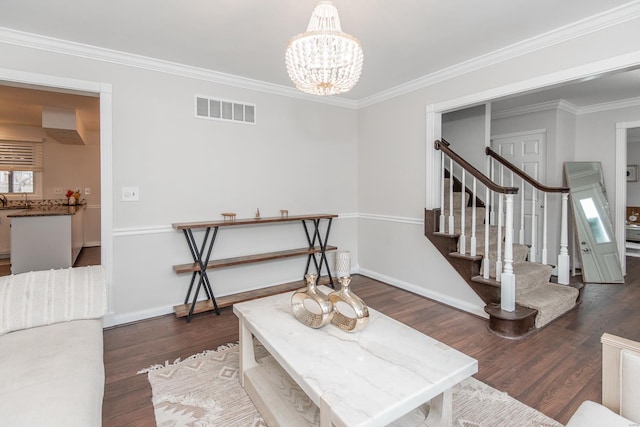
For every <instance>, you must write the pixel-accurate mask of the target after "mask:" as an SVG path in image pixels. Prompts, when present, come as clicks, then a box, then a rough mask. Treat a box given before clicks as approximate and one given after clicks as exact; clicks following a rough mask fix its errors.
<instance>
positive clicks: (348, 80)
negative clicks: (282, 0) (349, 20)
mask: <svg viewBox="0 0 640 427" xmlns="http://www.w3.org/2000/svg"><path fill="white" fill-rule="evenodd" d="M362 61H363V54H362V46H360V41H359V40H358V39H357V38H355V37H353V36H352V35H349V34H346V33H343V32H342V28H341V27H340V18H339V17H338V9H336V6H335V5H334V4H333V2H332V1H320V2H318V4H316V7H315V8H314V9H313V13H312V14H311V20H310V21H309V26H308V27H307V31H306V32H305V33H303V34H298V35H297V36H295V37H293V38H292V39H291V40H289V45H288V46H287V51H286V54H285V62H286V64H287V72H288V73H289V77H290V78H291V80H292V81H293V83H294V84H295V85H296V87H297V88H298V89H300V90H301V91H303V92H306V93H310V94H313V95H335V94H338V93H342V92H347V91H349V90H350V89H351V88H353V87H354V86H355V85H356V83H358V79H359V78H360V74H361V73H362Z"/></svg>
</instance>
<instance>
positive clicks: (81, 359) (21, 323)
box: [0, 266, 106, 427]
mask: <svg viewBox="0 0 640 427" xmlns="http://www.w3.org/2000/svg"><path fill="white" fill-rule="evenodd" d="M105 312H106V291H105V276H104V270H103V268H102V267H101V266H92V267H80V268H69V269H63V270H48V271H35V272H29V273H22V274H16V275H11V276H6V277H0V424H1V425H6V426H12V427H21V426H30V427H33V426H39V427H57V426H60V427H62V426H64V427H73V426H78V427H90V426H100V425H102V398H103V395H104V363H103V336H102V317H103V316H104V314H105Z"/></svg>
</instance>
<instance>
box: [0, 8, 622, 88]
mask: <svg viewBox="0 0 640 427" xmlns="http://www.w3.org/2000/svg"><path fill="white" fill-rule="evenodd" d="M335 3H336V6H337V8H338V10H339V13H340V19H341V22H342V28H343V31H345V32H347V33H350V34H352V35H354V36H356V37H357V38H359V39H360V40H361V42H362V46H363V49H364V55H365V60H364V68H363V72H362V77H361V79H360V82H359V83H358V85H357V86H356V87H355V88H354V89H353V90H352V91H351V92H348V93H346V94H343V95H341V97H343V98H346V99H351V100H359V99H362V98H365V97H368V96H371V95H374V94H376V93H379V92H381V91H384V90H387V89H390V88H393V87H396V86H398V85H401V84H403V83H407V82H409V81H412V80H415V79H417V78H420V77H423V76H425V75H428V74H431V73H434V72H436V71H439V70H442V69H444V68H447V67H450V66H453V65H456V64H459V63H462V62H464V61H466V60H469V59H472V58H476V57H479V56H481V55H485V54H488V53H490V52H494V51H496V50H499V49H501V48H504V47H506V46H509V45H512V44H514V43H518V42H521V41H524V40H526V39H529V38H531V37H534V36H537V35H539V34H542V33H546V32H549V31H551V30H555V29H558V28H560V27H563V26H566V25H569V24H572V23H575V22H577V21H580V20H582V19H585V18H589V17H592V16H594V15H597V14H599V13H602V12H604V11H607V10H609V9H612V8H615V7H617V6H620V5H623V4H626V3H629V1H628V0H562V1H558V0H535V1H532V0H482V1H469V0H446V1H443V0H396V1H390V0H336V1H335ZM314 4H315V0H278V1H276V0H180V1H158V0H133V1H132V0H109V1H99V0H58V1H51V0H20V1H10V0H0V11H1V12H0V27H5V28H10V29H14V30H19V31H25V32H29V33H35V34H40V35H44V36H49V37H54V38H58V39H63V40H69V41H74V42H78V43H83V44H88V45H93V46H99V47H103V48H108V49H113V50H117V51H123V52H128V53H134V54H138V55H142V56H147V57H152V58H158V59H163V60H167V61H171V62H176V63H180V64H186V65H191V66H195V67H199V68H204V69H207V70H214V71H218V72H222V73H228V74H232V75H236V76H243V77H247V78H251V79H255V80H259V81H264V82H269V83H274V84H278V85H283V86H289V87H293V84H292V83H291V82H290V80H289V77H288V75H287V72H286V69H285V65H284V51H285V48H286V46H287V41H288V40H289V39H290V38H291V37H292V36H294V35H295V34H297V33H301V32H304V31H305V30H306V26H307V24H308V22H309V17H310V16H311V11H312V9H313V6H314Z"/></svg>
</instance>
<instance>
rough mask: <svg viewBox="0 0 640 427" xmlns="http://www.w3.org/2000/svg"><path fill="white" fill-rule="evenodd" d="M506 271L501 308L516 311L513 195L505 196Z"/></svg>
mask: <svg viewBox="0 0 640 427" xmlns="http://www.w3.org/2000/svg"><path fill="white" fill-rule="evenodd" d="M504 198H505V223H504V270H503V272H502V280H501V285H500V308H501V309H502V310H504V311H514V310H515V309H516V276H515V274H514V273H513V194H505V197H504Z"/></svg>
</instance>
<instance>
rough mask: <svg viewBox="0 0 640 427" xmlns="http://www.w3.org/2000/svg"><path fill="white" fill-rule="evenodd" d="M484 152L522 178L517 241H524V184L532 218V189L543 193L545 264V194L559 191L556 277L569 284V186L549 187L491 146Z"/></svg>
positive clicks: (533, 254) (533, 249) (544, 256)
mask: <svg viewBox="0 0 640 427" xmlns="http://www.w3.org/2000/svg"><path fill="white" fill-rule="evenodd" d="M485 154H486V155H487V156H489V157H490V158H492V159H494V160H495V161H497V162H498V163H500V164H501V165H502V166H504V167H506V168H507V169H508V170H509V171H511V173H513V174H515V175H517V176H518V177H520V178H521V180H522V188H523V191H522V193H521V206H522V208H521V212H520V214H521V221H520V224H521V228H520V234H519V243H521V244H522V243H524V188H525V185H529V186H531V187H532V191H531V197H532V204H531V205H532V210H533V212H532V213H531V216H532V218H533V217H535V209H536V206H535V205H536V192H535V191H534V190H533V189H536V190H538V191H540V192H542V193H543V198H544V200H543V232H542V238H543V242H542V259H541V262H542V264H547V234H548V233H547V207H548V204H547V195H548V194H550V193H560V194H561V200H562V202H561V218H560V249H559V252H558V261H557V266H556V267H557V277H558V283H559V284H562V285H568V284H569V281H570V279H569V270H570V265H569V238H568V224H567V221H568V214H567V212H568V199H569V188H567V187H549V186H546V185H544V184H541V183H540V182H538V181H537V180H536V179H534V178H533V177H531V176H530V175H528V174H527V173H525V172H524V171H523V170H521V169H520V168H518V167H517V166H516V165H514V164H513V163H511V162H509V161H508V160H507V159H505V158H504V157H502V156H501V155H500V154H498V153H497V152H495V151H494V150H493V149H491V147H486V148H485ZM535 226H536V224H535V221H532V227H531V242H532V244H531V256H530V261H532V262H535V261H536V237H537V236H536V228H535Z"/></svg>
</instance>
